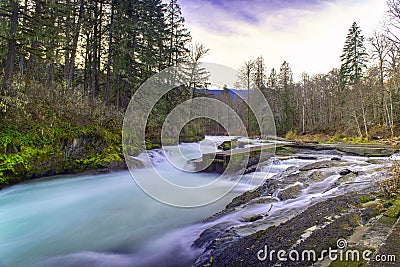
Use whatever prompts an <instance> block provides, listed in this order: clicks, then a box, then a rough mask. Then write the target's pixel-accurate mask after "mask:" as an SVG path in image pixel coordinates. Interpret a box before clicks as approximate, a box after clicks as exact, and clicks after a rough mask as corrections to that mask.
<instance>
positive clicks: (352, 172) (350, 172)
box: [339, 168, 358, 176]
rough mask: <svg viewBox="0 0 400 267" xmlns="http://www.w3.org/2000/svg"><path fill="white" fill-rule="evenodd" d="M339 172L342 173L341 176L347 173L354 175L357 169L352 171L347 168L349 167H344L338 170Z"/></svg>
mask: <svg viewBox="0 0 400 267" xmlns="http://www.w3.org/2000/svg"><path fill="white" fill-rule="evenodd" d="M339 174H340V175H342V176H344V175H348V174H355V175H357V174H358V172H357V171H352V170H349V169H347V168H346V169H343V170H341V171H340V172H339Z"/></svg>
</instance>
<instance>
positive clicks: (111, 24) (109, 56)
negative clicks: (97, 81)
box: [105, 0, 114, 105]
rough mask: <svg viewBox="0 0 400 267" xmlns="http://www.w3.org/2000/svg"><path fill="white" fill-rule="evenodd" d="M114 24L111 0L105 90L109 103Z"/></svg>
mask: <svg viewBox="0 0 400 267" xmlns="http://www.w3.org/2000/svg"><path fill="white" fill-rule="evenodd" d="M113 24H114V0H112V1H111V17H110V29H109V36H108V59H107V76H106V91H105V103H106V105H107V103H108V100H109V97H110V96H109V94H110V86H111V60H112V53H113V49H112V43H113Z"/></svg>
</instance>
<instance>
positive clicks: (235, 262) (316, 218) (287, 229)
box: [194, 195, 361, 266]
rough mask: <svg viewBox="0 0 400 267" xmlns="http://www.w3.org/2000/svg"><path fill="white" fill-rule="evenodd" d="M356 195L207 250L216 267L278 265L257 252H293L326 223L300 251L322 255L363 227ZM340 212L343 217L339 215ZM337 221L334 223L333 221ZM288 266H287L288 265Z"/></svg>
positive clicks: (275, 261) (329, 201)
mask: <svg viewBox="0 0 400 267" xmlns="http://www.w3.org/2000/svg"><path fill="white" fill-rule="evenodd" d="M357 201H358V197H357V196H356V195H345V196H339V197H336V198H332V199H328V200H325V201H323V202H320V203H317V204H315V205H312V206H311V207H309V208H308V209H307V210H305V211H304V212H302V213H301V214H298V215H297V216H295V217H293V218H291V219H290V220H288V221H286V222H283V223H281V224H280V225H278V226H272V227H269V228H267V229H266V230H261V231H258V232H256V233H254V234H251V235H248V236H245V237H239V238H237V239H231V241H230V242H229V244H228V245H226V244H219V245H216V246H213V247H212V248H211V249H209V250H207V251H206V252H205V254H207V256H208V259H209V257H213V265H214V266H274V264H275V263H277V259H276V258H274V259H273V260H272V261H269V260H268V259H267V260H266V261H264V262H261V261H259V260H258V259H257V252H258V251H260V250H261V249H264V247H265V245H268V248H269V249H271V250H272V249H273V250H276V251H278V250H280V249H283V250H285V251H289V250H290V249H291V248H293V247H294V246H295V245H296V242H297V241H298V240H300V239H302V236H303V234H304V233H305V232H306V231H307V229H310V228H311V227H313V226H314V225H315V223H316V222H318V224H321V225H322V224H325V225H326V227H323V228H319V227H316V228H315V229H316V230H315V231H313V232H312V234H311V235H310V236H309V237H308V238H306V239H305V240H304V241H303V242H301V243H300V244H299V245H298V246H297V247H296V250H298V251H304V250H306V249H308V250H309V249H313V250H315V251H316V252H317V253H320V252H321V251H322V250H323V249H327V248H329V247H332V248H334V247H335V246H336V241H337V240H338V239H339V238H346V237H348V236H350V235H351V234H352V233H353V231H354V229H355V227H357V226H359V225H360V222H361V218H360V215H359V213H358V212H357V211H356V210H353V207H354V206H355V205H357ZM338 211H340V214H338ZM327 218H335V220H334V221H333V222H332V221H331V219H327ZM200 258H201V257H200ZM206 263H207V262H206V261H202V260H200V261H196V263H195V264H194V266H203V265H204V264H206ZM311 264H312V263H311V262H296V264H295V265H288V266H310V265H311ZM285 266H286V265H285Z"/></svg>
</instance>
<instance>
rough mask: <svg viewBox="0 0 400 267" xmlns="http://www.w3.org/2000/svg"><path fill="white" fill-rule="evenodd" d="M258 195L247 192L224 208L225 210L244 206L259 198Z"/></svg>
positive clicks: (254, 192)
mask: <svg viewBox="0 0 400 267" xmlns="http://www.w3.org/2000/svg"><path fill="white" fill-rule="evenodd" d="M259 196H260V194H259V193H258V192H257V191H247V192H245V193H244V194H242V195H240V196H237V197H235V198H234V199H233V200H232V202H231V203H229V204H228V205H227V206H226V208H227V209H233V208H235V207H238V206H240V205H243V204H246V203H247V202H249V201H250V200H252V199H254V198H257V197H259Z"/></svg>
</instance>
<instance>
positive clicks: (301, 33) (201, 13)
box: [180, 0, 385, 76]
mask: <svg viewBox="0 0 400 267" xmlns="http://www.w3.org/2000/svg"><path fill="white" fill-rule="evenodd" d="M180 3H181V6H182V10H183V15H184V16H185V19H186V21H187V27H188V28H189V30H190V31H191V32H192V36H193V38H194V40H195V41H198V42H201V43H203V44H205V45H206V46H207V47H209V48H210V53H209V55H208V56H207V57H206V58H204V60H208V61H211V62H216V63H220V64H225V65H228V66H230V67H233V68H236V69H238V68H239V67H240V66H241V65H242V63H243V62H244V61H246V60H248V59H252V58H253V59H254V58H256V57H257V56H259V55H263V56H264V58H265V60H266V64H267V68H268V69H269V70H270V69H271V68H272V67H274V68H276V69H279V67H280V64H281V63H282V62H283V61H284V60H287V61H288V62H289V64H290V65H291V66H292V69H293V71H294V73H295V75H297V76H299V75H300V73H301V72H302V71H307V72H309V73H326V72H328V71H329V70H330V69H332V68H334V67H339V66H340V61H339V56H340V54H341V50H342V47H343V43H344V39H345V36H346V34H347V31H348V29H349V27H350V26H351V24H352V23H353V21H357V23H358V24H359V25H360V27H361V30H362V32H363V33H364V35H366V36H368V35H370V34H371V33H372V31H373V29H374V28H376V27H377V26H378V23H379V20H380V19H381V17H382V14H383V12H384V10H385V3H384V1H375V0H363V1H361V0H349V1H346V0H334V1H323V0H294V1H289V0H280V1H278V0H272V1H263V0H252V1H240V0H237V1H235V0H233V1H232V0H231V1H229V0H200V1H197V0H182V1H181V2H180ZM229 3H230V5H229Z"/></svg>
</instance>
